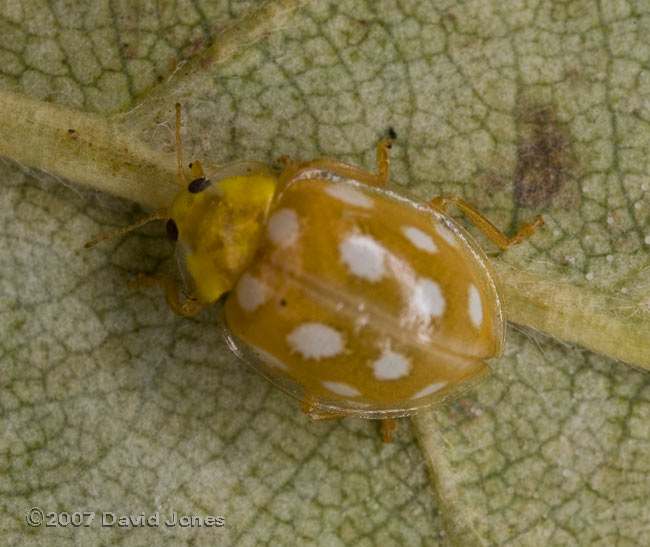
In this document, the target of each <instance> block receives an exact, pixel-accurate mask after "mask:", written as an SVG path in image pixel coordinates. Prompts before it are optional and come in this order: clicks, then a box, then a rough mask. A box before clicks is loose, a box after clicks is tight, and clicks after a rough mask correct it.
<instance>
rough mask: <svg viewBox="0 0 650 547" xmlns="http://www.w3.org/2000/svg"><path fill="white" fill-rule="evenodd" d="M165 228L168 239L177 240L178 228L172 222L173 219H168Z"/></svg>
mask: <svg viewBox="0 0 650 547" xmlns="http://www.w3.org/2000/svg"><path fill="white" fill-rule="evenodd" d="M165 228H166V229H167V235H168V236H169V239H171V240H172V241H176V240H177V239H178V226H176V223H175V222H174V221H173V219H171V218H170V219H169V220H168V221H167V224H166V226H165Z"/></svg>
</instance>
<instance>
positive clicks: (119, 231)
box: [84, 209, 169, 249]
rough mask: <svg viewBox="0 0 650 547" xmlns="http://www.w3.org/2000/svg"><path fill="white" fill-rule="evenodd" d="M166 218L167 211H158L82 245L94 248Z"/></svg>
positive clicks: (86, 247)
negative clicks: (108, 240) (153, 221)
mask: <svg viewBox="0 0 650 547" xmlns="http://www.w3.org/2000/svg"><path fill="white" fill-rule="evenodd" d="M166 218H169V215H168V213H167V209H158V210H156V211H154V212H153V213H152V214H150V215H149V216H148V217H146V218H143V219H141V220H138V222H135V223H133V224H129V225H128V226H124V227H123V228H118V229H117V230H113V231H112V232H109V233H107V234H104V235H103V236H100V237H98V238H97V239H93V240H92V241H89V242H88V243H86V244H85V245H84V249H88V248H90V247H94V246H95V245H97V244H98V243H101V242H102V241H105V240H107V239H111V238H113V237H115V236H119V235H121V234H125V233H126V232H130V231H132V230H137V229H138V228H140V226H144V225H145V224H147V223H149V222H151V221H152V220H164V219H166Z"/></svg>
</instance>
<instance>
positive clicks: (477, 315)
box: [469, 285, 483, 328]
mask: <svg viewBox="0 0 650 547" xmlns="http://www.w3.org/2000/svg"><path fill="white" fill-rule="evenodd" d="M469 318H470V319H471V320H472V323H474V326H475V327H477V328H478V327H480V326H481V323H482V322H483V304H482V303H481V295H480V293H479V292H478V289H477V288H476V286H475V285H470V286H469Z"/></svg>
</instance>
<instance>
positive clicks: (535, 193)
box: [515, 105, 573, 209]
mask: <svg viewBox="0 0 650 547" xmlns="http://www.w3.org/2000/svg"><path fill="white" fill-rule="evenodd" d="M522 118H523V119H522V120H521V123H520V126H521V128H522V130H521V131H522V134H523V138H522V140H521V142H520V144H519V148H518V151H517V152H518V158H517V171H516V173H515V200H516V202H517V205H520V206H523V207H530V208H533V209H537V208H540V207H543V206H544V205H547V204H548V203H549V202H550V201H551V200H552V199H553V197H554V196H555V195H556V194H557V193H558V192H559V191H560V190H561V189H562V186H563V185H564V183H565V182H566V180H567V179H568V177H569V175H570V173H571V170H572V168H573V162H572V159H571V150H570V147H569V137H568V135H567V131H566V129H565V128H564V126H563V125H562V124H560V123H559V122H558V121H557V119H556V116H555V109H554V108H553V107H552V106H550V105H535V106H532V107H530V108H528V109H526V110H525V113H524V114H523V115H522Z"/></svg>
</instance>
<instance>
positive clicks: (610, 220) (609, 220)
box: [607, 216, 614, 224]
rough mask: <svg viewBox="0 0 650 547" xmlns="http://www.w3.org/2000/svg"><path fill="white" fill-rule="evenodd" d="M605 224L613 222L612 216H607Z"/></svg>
mask: <svg viewBox="0 0 650 547" xmlns="http://www.w3.org/2000/svg"><path fill="white" fill-rule="evenodd" d="M607 224H614V217H612V216H609V217H607Z"/></svg>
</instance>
